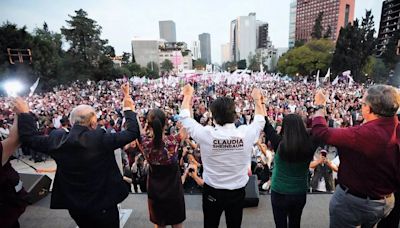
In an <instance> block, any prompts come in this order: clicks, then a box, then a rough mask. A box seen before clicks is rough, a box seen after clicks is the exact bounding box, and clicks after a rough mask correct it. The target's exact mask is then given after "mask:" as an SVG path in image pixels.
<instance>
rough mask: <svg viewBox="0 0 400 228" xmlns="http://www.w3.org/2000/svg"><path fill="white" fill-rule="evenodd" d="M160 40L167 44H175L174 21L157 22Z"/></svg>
mask: <svg viewBox="0 0 400 228" xmlns="http://www.w3.org/2000/svg"><path fill="white" fill-rule="evenodd" d="M158 25H159V29H160V39H164V40H166V41H167V42H176V29H175V22H174V21H159V22H158Z"/></svg>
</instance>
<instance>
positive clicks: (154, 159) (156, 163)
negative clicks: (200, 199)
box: [142, 109, 186, 228]
mask: <svg viewBox="0 0 400 228" xmlns="http://www.w3.org/2000/svg"><path fill="white" fill-rule="evenodd" d="M147 122H148V130H149V134H148V135H146V136H143V138H142V146H143V154H144V156H145V158H146V160H147V161H148V163H149V164H150V170H149V176H148V179H147V186H148V187H147V190H148V194H147V195H148V206H149V213H150V221H151V222H153V223H154V224H155V227H165V226H167V225H172V227H173V228H180V227H183V225H182V222H183V221H184V220H185V219H186V213H185V200H184V196H183V187H182V182H181V174H180V171H179V165H178V150H177V149H178V146H179V141H180V137H179V136H178V135H176V136H173V135H170V136H166V135H165V126H166V115H165V113H164V112H163V111H161V110H160V109H153V110H151V111H149V113H148V115H147Z"/></svg>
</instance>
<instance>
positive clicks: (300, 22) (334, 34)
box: [295, 0, 355, 41]
mask: <svg viewBox="0 0 400 228" xmlns="http://www.w3.org/2000/svg"><path fill="white" fill-rule="evenodd" d="M354 2H355V0H329V1H321V0H297V4H296V28H295V31H296V32H295V34H296V36H295V40H303V41H309V40H311V33H312V31H313V27H314V24H315V19H316V18H317V16H318V14H319V13H320V12H323V13H324V14H323V19H322V27H323V28H324V31H323V34H324V33H326V31H327V30H328V26H330V27H331V36H330V38H331V39H332V40H336V39H337V38H338V36H339V31H340V28H341V27H344V26H346V25H347V24H348V23H352V22H353V20H354V5H355V3H354Z"/></svg>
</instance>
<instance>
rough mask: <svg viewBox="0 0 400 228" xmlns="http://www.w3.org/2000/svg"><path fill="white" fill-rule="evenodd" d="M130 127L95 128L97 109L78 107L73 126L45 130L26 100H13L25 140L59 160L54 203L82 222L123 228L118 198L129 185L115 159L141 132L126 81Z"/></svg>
mask: <svg viewBox="0 0 400 228" xmlns="http://www.w3.org/2000/svg"><path fill="white" fill-rule="evenodd" d="M122 93H123V95H124V100H123V104H124V108H123V110H124V115H125V119H126V126H127V127H126V130H125V131H122V132H119V133H114V134H112V133H106V132H104V131H103V130H102V129H96V125H97V117H96V113H95V109H94V108H92V107H91V106H88V105H79V106H77V107H75V108H74V109H73V110H72V112H71V116H70V120H71V121H70V122H71V124H72V125H73V126H72V129H71V130H70V131H69V132H66V131H64V132H62V133H61V132H60V133H58V134H50V136H40V135H38V132H37V130H36V126H35V123H34V119H33V117H32V115H31V114H30V113H29V107H28V105H27V103H26V102H25V101H24V100H22V99H21V98H16V99H15V101H14V110H15V112H16V113H17V114H18V132H19V139H20V141H21V143H23V144H25V145H27V146H28V147H30V148H32V149H34V150H38V151H42V152H44V153H46V154H49V155H50V156H51V157H53V159H54V160H55V162H56V163H57V171H56V174H55V179H54V184H53V192H52V195H51V204H50V208H52V209H68V211H69V214H70V215H71V217H72V218H73V219H74V220H75V222H76V224H77V225H78V226H79V227H80V228H86V227H87V228H91V227H104V228H119V212H118V208H117V204H118V203H120V202H122V201H123V200H124V199H125V198H126V197H127V196H128V190H127V188H126V186H125V183H124V181H123V178H122V175H121V173H120V171H119V169H118V166H117V163H116V161H115V156H114V150H115V149H117V148H122V147H123V146H124V145H126V144H128V143H129V142H132V141H133V140H135V139H137V138H138V137H140V132H139V125H138V123H137V120H136V114H135V113H134V112H133V111H134V104H133V101H132V98H131V97H130V95H129V85H128V84H125V85H123V86H122Z"/></svg>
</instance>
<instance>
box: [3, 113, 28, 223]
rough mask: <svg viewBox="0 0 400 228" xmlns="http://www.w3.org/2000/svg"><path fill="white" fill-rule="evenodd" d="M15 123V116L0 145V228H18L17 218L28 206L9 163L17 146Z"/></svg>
mask: <svg viewBox="0 0 400 228" xmlns="http://www.w3.org/2000/svg"><path fill="white" fill-rule="evenodd" d="M17 122H18V117H17V116H16V115H15V119H14V124H13V126H12V127H11V129H10V134H9V136H8V137H7V138H6V139H5V140H3V141H1V143H0V155H1V167H0V226H1V227H4V228H19V227H20V226H19V222H18V218H19V217H20V216H21V215H22V213H24V211H25V208H26V206H27V205H28V202H27V201H26V197H27V193H26V191H25V189H24V188H23V187H22V182H21V181H20V179H19V175H18V173H17V172H16V171H15V170H14V168H13V167H12V166H11V164H10V161H9V158H10V157H11V155H12V154H13V153H14V152H15V151H16V150H17V148H18V146H19V140H18V126H17V125H18V123H17Z"/></svg>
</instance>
